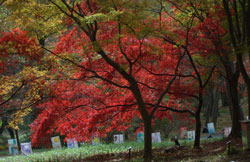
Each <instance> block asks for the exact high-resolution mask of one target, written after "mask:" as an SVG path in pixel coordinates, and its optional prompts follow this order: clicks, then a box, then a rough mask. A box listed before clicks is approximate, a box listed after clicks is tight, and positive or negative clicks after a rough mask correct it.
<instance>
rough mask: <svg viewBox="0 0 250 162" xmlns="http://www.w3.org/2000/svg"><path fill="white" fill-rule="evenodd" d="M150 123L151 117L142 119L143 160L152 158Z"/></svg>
mask: <svg viewBox="0 0 250 162" xmlns="http://www.w3.org/2000/svg"><path fill="white" fill-rule="evenodd" d="M151 133H152V125H151V119H150V118H148V119H144V161H146V162H148V161H151V160H152V136H151Z"/></svg>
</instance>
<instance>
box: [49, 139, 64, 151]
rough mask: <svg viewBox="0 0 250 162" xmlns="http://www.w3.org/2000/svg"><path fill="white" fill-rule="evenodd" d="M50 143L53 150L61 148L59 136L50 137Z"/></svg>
mask: <svg viewBox="0 0 250 162" xmlns="http://www.w3.org/2000/svg"><path fill="white" fill-rule="evenodd" d="M51 143H52V147H53V148H55V149H57V148H62V145H61V141H60V137H59V136H55V137H51Z"/></svg>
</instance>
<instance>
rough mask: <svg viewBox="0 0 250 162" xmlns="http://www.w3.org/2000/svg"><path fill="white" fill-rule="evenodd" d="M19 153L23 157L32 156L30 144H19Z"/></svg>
mask: <svg viewBox="0 0 250 162" xmlns="http://www.w3.org/2000/svg"><path fill="white" fill-rule="evenodd" d="M21 152H22V154H24V155H29V154H32V148H31V143H30V142H28V143H21Z"/></svg>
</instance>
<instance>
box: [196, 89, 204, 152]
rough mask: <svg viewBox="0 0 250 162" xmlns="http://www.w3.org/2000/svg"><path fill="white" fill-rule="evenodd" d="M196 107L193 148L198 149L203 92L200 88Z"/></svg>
mask: <svg viewBox="0 0 250 162" xmlns="http://www.w3.org/2000/svg"><path fill="white" fill-rule="evenodd" d="M198 101H199V103H198V107H197V110H196V112H195V139H194V148H197V149H200V138H201V115H200V114H201V109H202V106H203V90H202V88H201V87H200V90H199V99H198Z"/></svg>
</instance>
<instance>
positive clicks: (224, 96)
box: [221, 92, 229, 107]
mask: <svg viewBox="0 0 250 162" xmlns="http://www.w3.org/2000/svg"><path fill="white" fill-rule="evenodd" d="M221 101H222V106H223V107H225V106H229V98H228V95H227V93H226V92H221Z"/></svg>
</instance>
